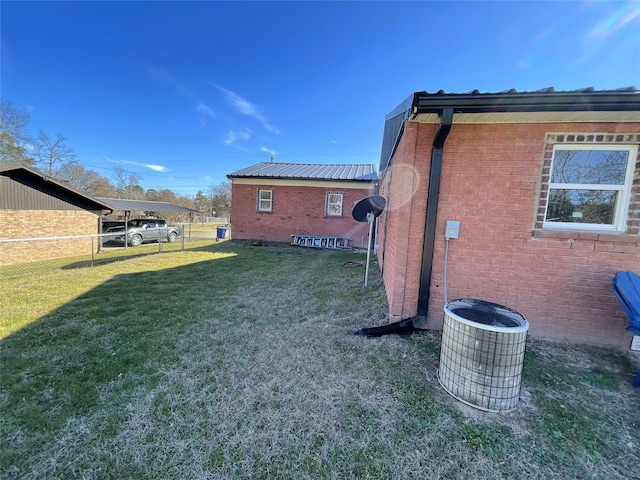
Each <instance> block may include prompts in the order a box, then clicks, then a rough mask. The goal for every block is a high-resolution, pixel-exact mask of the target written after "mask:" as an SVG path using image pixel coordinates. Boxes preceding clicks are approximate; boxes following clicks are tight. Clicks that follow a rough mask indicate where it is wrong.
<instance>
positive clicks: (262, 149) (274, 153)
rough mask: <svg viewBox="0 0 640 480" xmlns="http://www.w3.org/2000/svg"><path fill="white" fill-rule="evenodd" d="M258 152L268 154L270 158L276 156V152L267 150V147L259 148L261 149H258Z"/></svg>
mask: <svg viewBox="0 0 640 480" xmlns="http://www.w3.org/2000/svg"><path fill="white" fill-rule="evenodd" d="M260 151H261V152H265V153H268V154H269V155H272V156H274V157H275V156H276V151H275V150H271V149H269V148H267V147H261V148H260Z"/></svg>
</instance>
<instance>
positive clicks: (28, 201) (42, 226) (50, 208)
mask: <svg viewBox="0 0 640 480" xmlns="http://www.w3.org/2000/svg"><path fill="white" fill-rule="evenodd" d="M110 211H111V207H109V206H108V205H106V204H104V203H102V202H101V201H99V200H96V199H95V198H92V197H89V196H87V195H85V194H84V193H82V192H79V191H77V190H75V189H74V188H71V187H69V186H67V185H64V184H63V183H60V182H58V181H56V180H54V179H52V178H50V177H48V176H47V175H44V174H43V173H41V172H39V171H38V170H35V169H32V168H29V167H23V166H15V165H14V166H5V167H0V232H1V233H0V235H1V236H2V238H1V239H2V240H12V239H23V238H51V237H64V236H76V237H78V236H82V235H95V234H96V233H97V232H98V229H99V223H100V216H101V214H102V213H105V212H110ZM96 247H97V244H96ZM91 248H92V243H91V239H90V238H74V239H69V240H64V241H63V240H60V241H56V243H55V246H54V247H52V243H51V241H30V242H29V244H28V246H26V244H25V243H24V242H10V241H9V242H1V243H0V265H11V264H17V263H23V262H33V261H37V260H48V259H52V258H63V257H70V256H74V255H86V254H87V253H88V252H91Z"/></svg>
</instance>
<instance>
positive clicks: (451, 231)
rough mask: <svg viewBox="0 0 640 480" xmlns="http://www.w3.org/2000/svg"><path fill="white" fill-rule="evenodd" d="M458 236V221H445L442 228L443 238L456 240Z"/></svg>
mask: <svg viewBox="0 0 640 480" xmlns="http://www.w3.org/2000/svg"><path fill="white" fill-rule="evenodd" d="M459 234H460V220H447V224H446V226H445V228H444V236H445V238H458V235H459Z"/></svg>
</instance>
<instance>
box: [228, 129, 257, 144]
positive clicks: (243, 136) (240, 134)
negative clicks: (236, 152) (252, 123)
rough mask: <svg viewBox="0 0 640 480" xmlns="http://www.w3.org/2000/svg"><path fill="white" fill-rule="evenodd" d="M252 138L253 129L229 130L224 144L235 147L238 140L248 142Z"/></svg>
mask: <svg viewBox="0 0 640 480" xmlns="http://www.w3.org/2000/svg"><path fill="white" fill-rule="evenodd" d="M250 138H251V131H249V130H238V131H235V132H229V133H227V134H226V135H225V137H224V144H225V145H230V146H233V147H235V146H236V145H235V143H236V142H237V141H243V142H246V141H247V140H249V139H250Z"/></svg>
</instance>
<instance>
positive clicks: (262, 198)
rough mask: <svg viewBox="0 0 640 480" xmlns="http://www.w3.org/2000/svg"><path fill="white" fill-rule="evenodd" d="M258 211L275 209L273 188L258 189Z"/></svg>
mask: <svg viewBox="0 0 640 480" xmlns="http://www.w3.org/2000/svg"><path fill="white" fill-rule="evenodd" d="M258 211H259V212H272V211H273V190H263V189H259V190H258Z"/></svg>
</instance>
